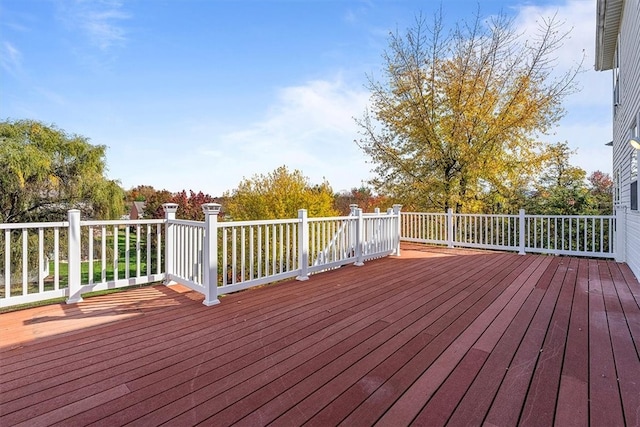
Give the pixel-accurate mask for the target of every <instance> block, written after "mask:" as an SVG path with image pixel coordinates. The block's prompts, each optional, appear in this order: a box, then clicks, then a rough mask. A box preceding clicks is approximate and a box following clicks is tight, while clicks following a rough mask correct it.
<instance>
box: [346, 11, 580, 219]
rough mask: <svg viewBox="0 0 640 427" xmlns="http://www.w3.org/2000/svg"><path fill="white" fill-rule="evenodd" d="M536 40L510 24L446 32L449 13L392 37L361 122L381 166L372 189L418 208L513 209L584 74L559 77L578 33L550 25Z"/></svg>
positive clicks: (365, 143)
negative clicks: (562, 51) (561, 52)
mask: <svg viewBox="0 0 640 427" xmlns="http://www.w3.org/2000/svg"><path fill="white" fill-rule="evenodd" d="M540 22H541V24H540V26H539V28H538V30H537V32H536V34H535V35H533V36H531V35H528V36H527V37H528V38H526V39H525V36H524V35H523V34H521V33H518V31H517V29H516V27H515V24H514V22H513V20H511V19H509V18H507V17H506V16H504V15H500V16H495V17H491V18H489V19H487V20H483V19H481V18H480V16H479V14H478V15H477V17H476V19H475V20H474V21H473V22H472V23H471V24H469V23H466V22H465V23H463V24H460V25H457V26H456V27H455V28H454V30H452V31H450V32H447V31H445V29H444V27H443V23H442V16H441V13H438V14H436V15H435V17H434V20H433V24H432V25H429V24H427V22H426V20H425V19H423V18H422V17H418V18H417V19H416V23H415V25H414V26H413V27H412V28H410V29H408V30H407V32H406V34H404V35H400V34H398V33H392V34H390V36H389V46H388V48H387V50H385V52H384V54H383V60H384V68H383V71H382V77H381V79H375V78H374V77H372V76H368V77H369V80H368V82H369V83H368V89H369V90H370V91H371V93H372V95H371V101H370V107H369V109H368V110H367V111H366V112H365V114H364V117H363V118H361V119H357V120H356V122H357V123H358V125H359V126H360V128H361V132H360V133H361V138H360V139H359V141H357V142H358V144H359V146H360V147H361V148H362V149H363V150H364V151H365V153H367V154H368V155H369V156H370V157H371V160H372V163H373V164H375V169H374V171H375V172H376V174H377V178H375V179H374V180H373V181H372V184H373V185H374V187H375V188H376V190H378V192H380V193H382V194H387V195H390V196H392V197H393V198H394V199H397V200H401V201H402V202H403V203H404V204H405V205H407V206H409V207H410V208H417V209H438V210H440V209H447V208H454V209H455V210H456V211H458V212H460V211H470V212H474V211H481V210H489V209H491V208H493V207H494V206H496V205H501V206H502V207H503V209H510V206H509V203H513V201H514V200H515V199H517V197H518V196H519V195H521V194H522V192H523V189H525V188H526V186H527V185H528V184H529V183H530V180H531V179H532V177H533V176H534V175H535V173H536V172H537V171H538V170H539V168H540V165H541V162H542V156H541V153H542V152H543V151H544V146H543V144H542V143H540V142H539V141H538V139H537V138H539V137H540V136H541V135H544V134H548V133H549V132H550V130H551V129H552V128H553V127H554V125H556V124H557V122H558V121H559V120H560V118H561V117H562V116H563V114H564V110H563V108H562V100H563V98H565V97H566V96H567V95H569V94H571V93H573V92H575V90H576V84H575V81H576V80H575V77H576V75H577V73H578V72H580V69H581V64H576V66H575V67H574V68H572V69H570V70H568V71H567V72H565V73H562V74H557V73H556V72H554V66H555V63H556V60H557V58H556V57H555V55H556V54H557V51H558V49H559V48H560V47H561V46H562V43H563V40H564V39H565V38H566V37H567V35H568V32H562V31H560V28H561V23H559V22H558V21H557V19H556V18H550V19H542V20H541V21H540Z"/></svg>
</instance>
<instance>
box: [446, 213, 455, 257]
mask: <svg viewBox="0 0 640 427" xmlns="http://www.w3.org/2000/svg"><path fill="white" fill-rule="evenodd" d="M453 237H454V233H453V209H451V208H447V247H448V248H453Z"/></svg>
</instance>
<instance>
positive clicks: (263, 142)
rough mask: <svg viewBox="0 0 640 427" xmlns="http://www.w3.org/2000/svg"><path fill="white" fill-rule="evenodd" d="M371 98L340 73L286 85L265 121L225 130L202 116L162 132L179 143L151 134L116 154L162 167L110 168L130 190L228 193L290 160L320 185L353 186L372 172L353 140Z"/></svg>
mask: <svg viewBox="0 0 640 427" xmlns="http://www.w3.org/2000/svg"><path fill="white" fill-rule="evenodd" d="M368 96H369V94H368V92H366V91H364V90H361V91H358V90H354V89H353V88H352V87H351V86H349V85H347V84H345V82H343V81H342V80H341V79H340V78H335V79H333V80H314V81H310V82H307V83H305V84H302V85H297V86H290V87H285V88H282V89H281V90H279V91H278V93H277V95H276V97H275V99H274V101H273V103H272V105H271V106H270V108H268V110H267V111H266V112H265V114H264V117H263V118H262V119H260V120H258V121H256V122H253V123H246V124H245V125H243V126H242V127H241V128H237V129H231V130H223V129H222V128H223V125H221V124H220V123H216V122H214V121H213V120H211V121H209V120H207V119H206V118H200V119H199V120H198V121H197V122H191V123H190V124H189V123H184V125H183V126H179V127H180V129H181V131H182V134H181V135H179V136H176V137H175V138H172V137H171V136H170V135H167V134H164V135H163V136H162V138H159V140H165V141H166V140H174V141H179V142H178V143H176V144H172V145H171V146H166V145H169V144H165V146H166V147H165V148H164V149H162V148H160V147H157V145H156V147H154V146H153V142H152V138H150V139H147V140H146V142H142V141H141V140H140V139H139V138H135V137H134V138H135V142H132V143H130V144H128V148H127V152H126V153H121V154H119V153H113V154H110V155H109V158H116V157H117V158H120V159H131V160H134V159H141V158H145V159H147V160H148V164H156V165H158V166H157V167H155V168H146V167H145V168H140V167H136V166H134V165H132V164H129V165H126V164H123V163H118V164H113V167H112V168H111V170H112V171H113V172H114V174H113V175H114V176H115V177H118V176H119V177H121V178H122V181H123V185H124V186H125V187H127V188H128V187H130V186H134V185H137V184H138V183H143V182H144V183H152V185H154V186H155V187H156V188H166V189H168V190H170V191H179V190H182V189H183V188H186V189H193V190H195V191H197V190H201V191H204V192H207V193H209V194H212V195H221V194H222V193H223V192H224V191H226V190H232V189H234V188H236V187H237V185H238V184H239V182H240V181H241V180H242V179H243V178H250V177H252V176H254V175H256V174H266V173H269V172H271V171H273V170H274V169H276V168H277V167H279V166H282V165H286V166H287V167H288V168H289V169H290V170H294V169H298V170H300V171H302V173H303V174H304V175H305V176H307V177H309V179H310V181H311V183H313V184H319V183H321V182H322V181H323V179H326V180H327V181H328V182H329V183H330V184H331V186H332V187H333V190H334V191H340V190H343V189H350V188H351V187H355V186H359V185H360V184H361V182H362V181H366V180H367V179H368V178H369V169H370V168H369V166H368V165H367V164H366V163H365V156H364V154H363V153H362V152H361V151H360V149H359V148H358V147H357V146H356V144H355V143H354V142H353V140H354V139H355V138H356V137H357V128H356V125H355V122H354V120H353V117H357V116H360V115H361V114H362V113H363V112H364V108H365V106H366V103H367V101H368ZM107 145H109V144H108V143H107ZM119 145H122V144H119ZM152 147H154V148H152ZM167 153H169V154H167ZM131 160H126V161H127V162H129V161H131ZM168 165H170V166H168ZM177 174H179V175H177Z"/></svg>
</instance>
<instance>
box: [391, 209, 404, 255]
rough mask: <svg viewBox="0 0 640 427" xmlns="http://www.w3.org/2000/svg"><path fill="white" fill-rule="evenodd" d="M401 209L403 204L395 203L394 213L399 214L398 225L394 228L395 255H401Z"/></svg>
mask: <svg viewBox="0 0 640 427" xmlns="http://www.w3.org/2000/svg"><path fill="white" fill-rule="evenodd" d="M401 210H402V205H397V204H396V205H393V214H394V215H396V216H397V218H396V223H395V224H396V226H395V229H394V230H393V233H394V236H393V239H394V241H393V244H394V245H395V248H394V250H393V255H395V256H400V235H401V233H402V222H401Z"/></svg>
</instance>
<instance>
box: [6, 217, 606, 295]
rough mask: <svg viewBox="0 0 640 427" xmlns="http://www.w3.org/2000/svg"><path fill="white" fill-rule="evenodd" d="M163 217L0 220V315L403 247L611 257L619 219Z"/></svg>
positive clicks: (303, 274) (358, 258)
mask: <svg viewBox="0 0 640 427" xmlns="http://www.w3.org/2000/svg"><path fill="white" fill-rule="evenodd" d="M164 208H165V212H166V216H165V218H164V219H152V220H133V221H130V220H122V221H81V220H80V212H79V211H77V210H72V211H69V214H68V221H63V222H51V223H31V224H0V265H1V266H2V269H1V270H0V307H7V306H13V305H18V304H24V303H30V302H35V301H41V300H47V299H53V298H60V297H66V298H67V302H69V303H73V302H78V301H81V300H82V295H83V294H84V293H87V292H91V291H100V290H105V289H111V288H119V287H124V286H130V285H137V284H144V283H151V282H157V281H162V280H164V281H165V283H173V282H178V283H181V284H184V285H186V286H188V287H190V288H191V289H193V290H195V291H197V292H200V293H202V294H204V295H205V300H204V303H205V304H206V305H213V304H216V303H217V302H218V296H219V295H222V294H226V293H230V292H236V291H239V290H243V289H247V288H249V287H252V286H257V285H261V284H266V283H272V282H276V281H280V280H284V279H289V278H293V277H295V278H297V279H298V280H306V279H308V278H309V275H310V274H313V273H318V272H321V271H326V270H330V269H334V268H338V267H340V266H342V265H346V264H355V265H362V264H363V263H364V262H365V261H367V260H370V259H374V258H379V257H384V256H387V255H390V254H396V255H399V254H400V241H401V240H402V241H411V242H421V243H429V244H437V245H447V246H448V247H455V246H459V247H469V248H481V249H494V250H507V251H517V252H518V253H520V254H524V253H527V252H533V253H545V254H558V255H574V256H589V257H603V258H614V257H615V250H614V238H615V225H616V223H615V216H561V215H528V214H525V212H524V211H522V210H521V211H520V213H519V214H518V215H479V214H453V212H452V211H451V210H449V212H447V213H446V214H438V213H415V212H409V213H404V212H402V213H401V212H400V205H395V206H394V208H393V209H389V210H388V211H387V212H386V213H380V211H379V210H376V212H374V213H367V214H365V213H363V212H362V210H361V209H358V208H357V206H355V205H354V206H352V207H351V208H352V209H351V214H350V215H349V216H346V217H328V218H307V213H306V211H305V210H300V211H299V213H298V218H292V219H278V220H267V221H231V222H218V220H217V215H218V213H219V211H220V205H217V204H205V205H203V211H204V212H205V221H204V222H198V221H186V220H179V219H176V218H175V213H176V210H177V205H176V204H165V205H164Z"/></svg>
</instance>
